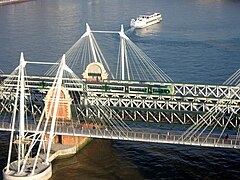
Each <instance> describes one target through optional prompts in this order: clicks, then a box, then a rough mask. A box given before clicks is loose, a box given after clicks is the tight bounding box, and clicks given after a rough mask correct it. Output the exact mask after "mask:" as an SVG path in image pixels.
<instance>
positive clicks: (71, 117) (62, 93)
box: [0, 53, 130, 180]
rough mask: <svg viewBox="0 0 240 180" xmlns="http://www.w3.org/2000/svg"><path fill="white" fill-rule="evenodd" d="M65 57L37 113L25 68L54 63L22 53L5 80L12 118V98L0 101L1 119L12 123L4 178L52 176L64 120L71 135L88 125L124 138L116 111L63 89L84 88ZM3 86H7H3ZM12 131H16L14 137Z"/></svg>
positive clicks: (125, 127) (126, 128)
mask: <svg viewBox="0 0 240 180" xmlns="http://www.w3.org/2000/svg"><path fill="white" fill-rule="evenodd" d="M65 57H66V56H65V54H64V55H63V56H62V59H61V61H60V63H59V67H58V69H57V72H56V74H55V78H54V80H53V83H52V86H51V88H50V89H49V90H48V92H49V93H48V94H47V95H46V97H45V99H44V100H45V104H43V105H44V106H43V109H42V111H39V112H40V113H39V114H36V113H34V112H33V111H32V110H33V109H34V108H36V105H35V104H32V102H33V100H32V99H31V98H32V96H31V93H32V92H33V90H34V89H32V88H31V87H29V86H28V80H27V75H26V65H27V64H29V63H32V64H55V65H56V63H44V62H30V61H25V60H24V56H23V53H21V57H20V65H19V66H18V67H17V68H16V69H15V70H14V72H13V73H14V74H16V75H17V76H12V77H13V78H11V77H9V78H7V79H5V80H4V82H3V86H1V88H2V89H3V88H6V90H7V92H9V93H13V96H12V97H14V106H13V107H14V109H13V111H12V113H13V114H12V115H11V111H6V109H4V107H6V106H8V104H12V103H13V102H12V101H13V99H5V100H4V101H2V102H1V107H2V109H1V112H0V113H1V114H0V115H1V117H4V119H3V121H4V122H8V123H9V124H11V137H10V143H9V153H8V162H7V166H6V167H5V168H4V170H3V177H4V179H12V178H15V177H17V178H18V179H24V180H25V179H38V178H39V179H49V178H50V177H51V174H52V167H51V161H50V159H51V153H50V152H51V146H52V142H53V140H54V137H55V135H56V134H55V132H56V128H57V124H59V123H64V122H66V120H68V124H69V125H70V127H71V129H73V132H74V129H75V128H83V127H90V126H91V127H93V126H94V128H95V129H98V130H99V133H100V134H103V133H104V132H105V130H106V129H108V130H109V131H111V132H112V133H113V134H114V135H115V136H116V135H119V134H121V136H126V134H125V133H126V132H128V131H130V128H129V127H128V125H127V124H126V123H125V122H123V120H122V119H121V117H120V116H119V115H118V114H117V113H115V111H113V110H111V109H110V108H109V107H107V106H104V105H100V104H99V103H98V97H94V96H93V97H92V98H93V99H95V102H93V103H91V104H90V103H89V102H88V101H86V99H85V98H84V97H85V96H86V92H79V91H77V92H76V91H71V92H70V93H69V92H67V90H66V87H69V86H70V87H71V88H79V87H83V84H84V83H83V81H82V80H81V79H80V78H79V77H78V76H77V75H76V74H75V73H74V72H73V71H72V70H71V69H70V68H69V67H68V66H67V65H66V59H65ZM4 84H8V85H7V86H6V87H5V86H4ZM9 87H10V88H9ZM83 111H84V112H83ZM32 124H37V125H36V126H35V127H36V128H35V130H34V132H29V131H28V128H29V126H30V125H31V126H32ZM18 129H19V131H18ZM15 131H17V132H18V135H17V136H15ZM47 133H49V134H47ZM73 135H74V134H73ZM14 145H17V147H18V148H17V149H18V157H17V160H16V161H13V162H11V160H12V157H13V150H14V149H13V146H14ZM41 150H43V152H42V151H41Z"/></svg>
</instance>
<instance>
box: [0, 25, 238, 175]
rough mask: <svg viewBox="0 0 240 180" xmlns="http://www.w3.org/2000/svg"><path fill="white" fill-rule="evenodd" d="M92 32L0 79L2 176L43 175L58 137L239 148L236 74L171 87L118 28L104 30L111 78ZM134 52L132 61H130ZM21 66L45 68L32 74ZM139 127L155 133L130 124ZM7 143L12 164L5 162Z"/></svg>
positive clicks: (3, 75) (88, 29) (48, 165)
mask: <svg viewBox="0 0 240 180" xmlns="http://www.w3.org/2000/svg"><path fill="white" fill-rule="evenodd" d="M93 32H97V33H103V31H92V30H91V29H90V27H89V26H88V25H87V28H86V33H85V34H84V35H83V36H82V37H81V38H80V39H79V40H78V41H77V42H76V44H74V45H73V47H72V48H70V50H68V51H67V52H66V53H65V54H64V55H63V56H62V57H61V58H60V60H59V61H57V62H56V63H50V62H35V61H28V60H25V57H24V55H23V53H21V56H20V63H19V66H18V67H17V68H15V70H14V71H13V72H12V73H11V74H4V73H2V74H1V75H0V78H1V85H0V130H2V131H10V132H11V135H10V143H9V153H8V162H7V166H6V168H5V169H4V171H3V173H4V177H5V178H6V177H18V178H33V177H35V175H39V176H40V175H41V174H42V173H43V174H44V173H46V174H48V173H50V171H51V163H50V161H49V156H50V151H51V145H52V142H53V140H54V137H55V136H58V135H71V136H81V137H92V138H105V139H118V140H130V141H143V142H155V143H170V144H184V145H196V146H209V147H222V148H237V149H239V148H240V139H239V138H240V84H239V82H240V81H239V77H240V70H238V71H237V72H236V73H234V74H233V75H232V76H231V77H230V78H229V79H228V80H227V81H226V82H225V83H223V84H222V85H208V84H188V83H177V82H174V81H173V80H172V79H171V78H170V77H168V76H167V75H166V74H165V73H164V72H163V71H162V70H161V69H160V68H159V67H157V66H156V64H155V63H154V62H153V61H151V60H150V58H149V57H147V56H146V55H145V54H144V53H143V52H142V51H141V50H140V49H139V48H138V47H137V46H136V45H134V44H133V42H132V41H131V40H130V39H129V38H128V37H127V36H126V35H125V34H124V30H123V27H121V30H120V31H119V32H115V31H107V33H112V34H113V33H117V34H119V35H120V50H119V54H120V55H119V59H118V60H119V64H120V65H119V66H117V67H116V72H118V73H116V75H113V73H112V72H113V71H111V70H110V66H109V65H108V63H107V61H106V60H105V58H104V57H103V55H102V53H101V51H100V48H99V46H98V45H97V43H96V40H95V38H94V36H93ZM87 47H89V48H90V50H88V51H87V53H86V52H85V51H86V49H87ZM83 50H84V51H83ZM127 52H128V53H129V52H130V54H131V55H127ZM134 54H135V57H137V58H138V59H137V62H138V63H136V61H134V60H132V59H131V57H134ZM76 59H78V60H80V64H82V65H83V66H82V68H83V69H82V71H81V73H82V75H81V77H79V76H78V75H77V74H76V73H75V71H74V70H73V69H74V67H75V66H76ZM84 59H85V60H84ZM89 61H90V62H89ZM28 64H33V65H36V66H40V65H52V66H51V68H50V69H49V71H48V72H46V73H45V74H44V75H41V76H32V75H29V74H27V65H28ZM84 65H85V66H84ZM140 65H141V66H140ZM137 69H139V71H137ZM146 74H149V76H150V77H147V76H146ZM147 78H149V79H147ZM118 79H119V80H118ZM141 121H143V122H145V123H152V122H153V123H155V124H158V125H159V128H147V127H143V128H136V127H134V126H133V123H132V122H134V123H135V122H141ZM168 124H170V125H171V126H168ZM167 127H170V128H167ZM16 134H17V136H16ZM46 137H47V140H46ZM46 141H47V142H46ZM14 144H17V145H18V159H17V160H16V161H14V162H10V161H11V157H12V149H13V145H14ZM45 144H46V146H47V147H46V151H45V157H46V158H45V159H44V160H42V159H41V158H40V151H41V149H42V147H43V146H44V145H45ZM33 149H35V151H36V149H37V152H36V156H35V157H34V158H33V157H31V152H32V151H33ZM29 162H30V164H31V167H29V166H28V165H27V163H29Z"/></svg>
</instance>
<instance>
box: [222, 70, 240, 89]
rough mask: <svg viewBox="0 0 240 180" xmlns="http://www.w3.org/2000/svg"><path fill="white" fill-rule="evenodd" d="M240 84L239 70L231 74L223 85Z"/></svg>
mask: <svg viewBox="0 0 240 180" xmlns="http://www.w3.org/2000/svg"><path fill="white" fill-rule="evenodd" d="M239 83H240V69H238V70H237V71H236V72H235V73H233V74H232V75H231V76H230V77H229V78H228V79H227V80H226V81H225V82H224V83H223V84H224V85H238V84H239Z"/></svg>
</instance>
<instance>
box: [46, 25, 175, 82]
mask: <svg viewBox="0 0 240 180" xmlns="http://www.w3.org/2000/svg"><path fill="white" fill-rule="evenodd" d="M93 33H102V34H117V35H119V36H120V43H119V47H118V48H119V51H118V56H117V57H118V58H117V59H106V58H105V56H104V55H103V53H102V51H101V49H100V47H99V45H98V43H97V41H96V39H95V37H94V35H93ZM105 43H107V42H105ZM105 51H106V50H105ZM107 52H108V53H109V54H110V53H112V50H111V48H108V49H107ZM97 62H98V63H101V64H102V65H103V66H104V68H105V69H106V71H107V73H108V74H109V77H108V78H109V79H121V80H140V81H158V82H173V80H172V79H171V78H170V77H169V76H168V75H167V74H166V73H165V72H163V71H162V70H161V69H160V68H159V67H158V66H157V64H156V63H155V62H154V61H152V60H151V59H150V58H149V57H148V56H147V55H146V54H145V53H144V52H143V51H142V50H141V49H140V48H138V47H137V46H136V45H135V44H134V43H133V42H132V41H131V40H130V39H129V38H128V37H127V36H126V34H125V33H124V28H123V25H121V29H120V31H95V30H94V31H93V30H91V28H90V26H89V25H88V24H86V32H85V33H84V34H83V35H82V36H81V38H80V39H79V40H78V41H77V42H76V43H75V44H74V45H73V46H72V47H71V48H70V49H69V50H68V51H67V52H66V64H67V65H68V66H69V67H70V68H72V69H73V70H74V71H75V72H79V74H83V72H84V70H85V69H86V68H87V65H88V64H90V63H97ZM56 69H57V67H56V66H53V67H51V68H50V69H49V70H48V71H47V73H46V75H50V74H52V73H53V72H54V71H56Z"/></svg>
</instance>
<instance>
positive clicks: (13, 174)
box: [3, 138, 92, 180]
mask: <svg viewBox="0 0 240 180" xmlns="http://www.w3.org/2000/svg"><path fill="white" fill-rule="evenodd" d="M91 141H92V138H83V139H82V140H81V142H79V143H77V144H75V145H64V144H52V149H51V155H50V157H49V163H48V164H46V162H45V161H44V159H45V157H44V155H43V154H40V157H39V159H38V161H37V166H36V170H35V172H34V174H32V169H33V164H34V159H29V160H28V161H27V164H26V168H25V170H24V171H23V172H20V173H18V161H14V162H12V163H11V164H10V167H9V170H7V167H5V168H4V169H3V179H4V180H40V179H41V180H47V179H50V178H51V176H52V165H51V162H52V161H53V160H54V159H61V158H67V157H70V156H73V155H75V154H76V153H77V152H78V151H79V150H81V149H82V148H84V147H85V146H86V145H87V144H88V143H89V142H91ZM22 164H23V161H22V162H21V165H22Z"/></svg>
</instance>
